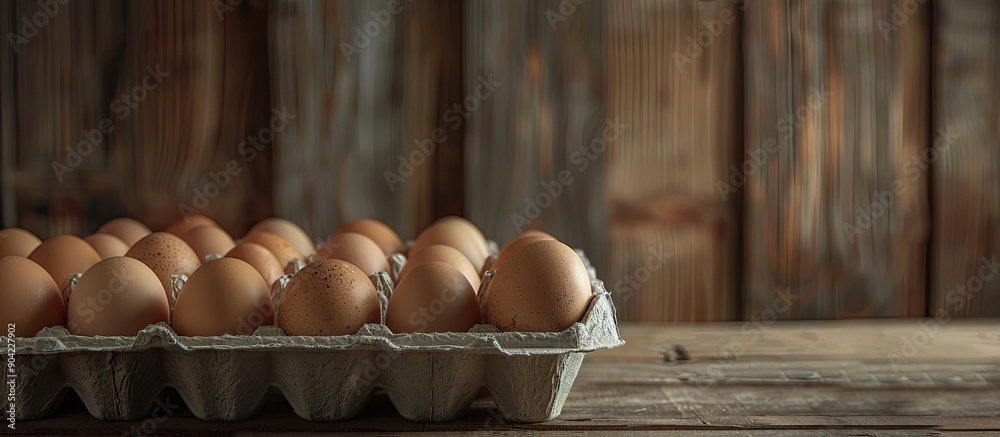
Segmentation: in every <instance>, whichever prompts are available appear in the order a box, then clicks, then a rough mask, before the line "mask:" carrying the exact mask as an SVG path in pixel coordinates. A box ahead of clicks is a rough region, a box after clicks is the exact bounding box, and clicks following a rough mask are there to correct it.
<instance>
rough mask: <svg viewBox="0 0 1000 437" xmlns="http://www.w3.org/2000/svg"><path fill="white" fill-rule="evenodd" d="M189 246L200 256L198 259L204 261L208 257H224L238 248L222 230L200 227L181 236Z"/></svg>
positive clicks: (231, 238) (213, 227) (212, 227)
mask: <svg viewBox="0 0 1000 437" xmlns="http://www.w3.org/2000/svg"><path fill="white" fill-rule="evenodd" d="M181 239H182V240H184V242H185V243H187V244H188V246H191V249H193V250H194V253H196V254H198V259H199V260H202V261H204V260H205V257H206V256H208V255H219V256H222V255H224V254H226V253H228V252H229V251H230V250H233V248H234V247H236V242H235V241H233V237H230V236H229V234H227V233H226V231H224V230H222V228H219V227H215V226H198V227H197V228H194V229H191V230H189V231H187V232H185V233H184V235H182V236H181Z"/></svg>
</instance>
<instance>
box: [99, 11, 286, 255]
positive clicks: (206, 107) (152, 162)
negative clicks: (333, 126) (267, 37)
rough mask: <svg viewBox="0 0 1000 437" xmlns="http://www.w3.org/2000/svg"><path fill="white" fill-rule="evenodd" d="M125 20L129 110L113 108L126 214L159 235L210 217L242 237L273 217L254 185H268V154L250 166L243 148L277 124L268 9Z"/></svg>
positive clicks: (124, 92)
mask: <svg viewBox="0 0 1000 437" xmlns="http://www.w3.org/2000/svg"><path fill="white" fill-rule="evenodd" d="M126 10H127V15H126V23H127V25H126V26H127V27H126V32H125V35H126V44H125V50H124V54H123V57H122V66H121V72H122V74H121V79H120V81H119V83H118V87H117V89H116V90H115V95H116V96H117V98H118V99H119V100H120V101H121V102H124V105H122V104H120V103H118V104H116V103H115V102H112V104H111V110H112V112H113V114H112V115H110V117H112V120H113V121H114V123H115V124H116V126H117V127H116V131H115V136H114V137H112V147H113V153H114V156H113V166H114V170H115V174H116V178H119V179H117V180H120V183H121V187H122V193H121V197H122V199H123V201H124V208H125V209H126V210H127V211H130V212H131V213H132V215H136V216H137V218H139V219H141V220H143V221H145V222H146V223H147V224H149V226H150V227H151V228H153V229H163V228H165V227H166V226H168V225H169V224H170V223H171V222H173V221H175V220H178V219H180V218H182V217H183V216H185V215H187V214H194V213H202V214H206V215H208V216H210V217H212V218H214V219H215V220H216V221H217V222H218V223H219V224H220V225H222V226H223V227H224V228H225V229H226V230H227V231H228V232H230V233H233V234H235V235H241V233H242V231H243V230H245V229H246V228H247V227H248V226H249V225H252V224H253V220H254V219H257V218H261V217H263V216H267V215H269V213H270V209H271V206H270V199H269V197H270V196H268V195H267V194H263V193H262V190H261V188H262V187H260V186H259V185H255V184H257V183H258V182H256V180H258V179H263V180H264V181H266V180H268V179H269V176H268V175H269V173H270V171H269V167H270V164H269V161H270V158H269V157H268V155H269V153H267V150H261V151H260V153H259V154H258V155H257V156H255V157H254V159H253V160H251V159H248V157H247V156H246V154H245V153H244V151H243V150H241V147H240V143H241V142H244V141H246V140H247V138H248V137H254V138H258V137H259V139H260V140H262V141H261V143H262V144H264V145H268V144H267V142H268V141H269V137H270V135H267V134H266V133H265V134H260V132H261V130H262V129H268V125H269V119H270V117H271V113H270V112H271V111H270V104H269V98H268V94H269V88H268V70H267V64H266V59H264V58H261V57H260V55H261V54H262V52H261V47H262V42H263V33H262V32H264V23H265V21H264V14H265V13H266V11H265V9H264V8H263V4H262V3H261V2H246V3H243V4H240V5H237V6H236V7H228V8H216V7H215V6H213V3H211V2H201V1H195V0H182V1H166V0H164V1H159V0H158V1H145V2H135V3H128V4H127V8H126ZM157 77H159V78H158V79H157ZM154 83H156V84H155V85H154ZM121 96H132V97H131V98H128V97H125V98H122V97H121ZM263 188H266V186H265V187H263Z"/></svg>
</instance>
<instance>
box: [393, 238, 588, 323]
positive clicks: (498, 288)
mask: <svg viewBox="0 0 1000 437" xmlns="http://www.w3.org/2000/svg"><path fill="white" fill-rule="evenodd" d="M393 295H395V293H393ZM591 297H592V293H591V290H590V277H589V276H588V275H587V267H586V266H585V265H584V264H583V261H582V260H580V257H579V256H578V255H577V254H576V252H574V251H573V249H571V248H570V247H569V246H567V245H565V244H563V243H560V242H558V241H554V240H547V241H536V242H534V243H531V244H529V245H527V246H524V247H522V248H521V249H520V250H518V251H517V253H514V254H513V255H511V256H510V258H509V259H507V260H506V261H504V263H503V265H501V266H500V268H499V269H497V271H496V273H495V274H494V276H493V280H492V281H491V282H490V285H489V288H488V289H487V290H486V292H485V296H483V300H484V305H483V320H484V322H486V323H489V324H491V325H494V326H496V327H497V328H498V329H500V330H501V331H504V332H509V331H517V332H561V331H563V330H565V329H566V328H569V327H570V326H572V325H573V324H574V323H576V322H579V321H580V319H582V318H583V315H584V313H586V311H587V307H588V306H589V305H590V300H591Z"/></svg>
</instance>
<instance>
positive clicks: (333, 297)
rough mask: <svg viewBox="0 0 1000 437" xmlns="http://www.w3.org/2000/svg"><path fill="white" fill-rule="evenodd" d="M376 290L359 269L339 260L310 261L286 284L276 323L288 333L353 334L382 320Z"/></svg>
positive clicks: (314, 334)
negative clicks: (364, 326) (369, 324)
mask: <svg viewBox="0 0 1000 437" xmlns="http://www.w3.org/2000/svg"><path fill="white" fill-rule="evenodd" d="M381 316H382V314H381V309H380V307H379V300H378V292H377V291H376V290H375V285H374V284H372V282H371V280H370V279H369V278H368V276H367V275H365V273H364V272H363V271H361V269H360V268H358V267H357V266H355V265H353V264H351V263H349V262H347V261H342V260H339V259H325V260H320V261H316V262H313V263H311V264H309V265H307V266H305V267H304V268H303V269H302V270H299V272H298V273H296V274H295V276H293V277H292V279H291V281H289V282H288V284H287V285H286V286H285V290H284V292H283V293H282V294H281V298H280V300H279V303H278V316H277V320H276V321H277V325H278V327H280V328H281V329H282V331H284V332H285V334H287V335H312V336H332V335H353V334H356V333H357V332H358V330H359V329H361V326H363V325H364V324H366V323H379V321H380V319H381Z"/></svg>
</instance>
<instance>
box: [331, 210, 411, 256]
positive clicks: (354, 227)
mask: <svg viewBox="0 0 1000 437" xmlns="http://www.w3.org/2000/svg"><path fill="white" fill-rule="evenodd" d="M345 232H355V233H358V234H361V235H364V236H366V237H368V238H371V239H372V240H373V241H375V243H376V244H378V245H379V247H381V248H382V252H383V253H385V256H389V255H392V254H394V253H405V252H406V246H404V245H403V240H402V239H400V238H399V235H397V234H396V233H395V232H393V230H392V228H390V227H388V226H386V225H385V224H384V223H382V222H380V221H377V220H371V219H361V220H355V221H353V222H350V223H346V224H343V225H341V226H340V227H339V228H337V230H336V231H333V235H339V234H343V233H345Z"/></svg>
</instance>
